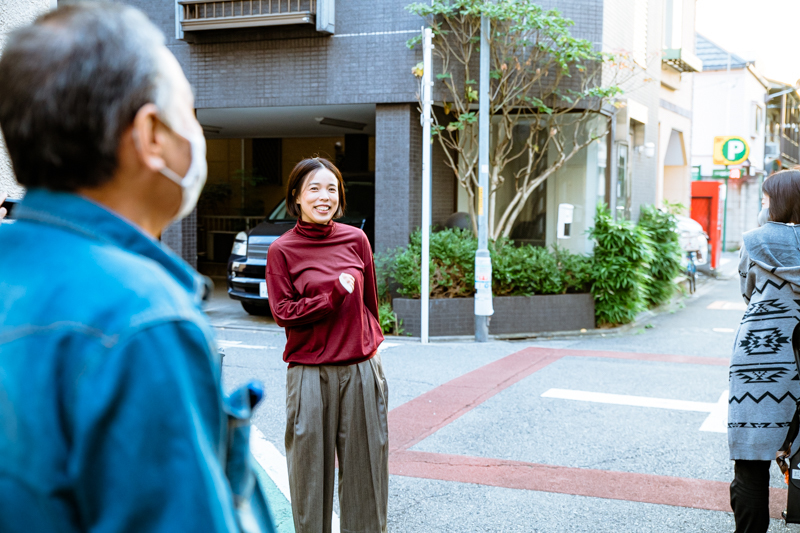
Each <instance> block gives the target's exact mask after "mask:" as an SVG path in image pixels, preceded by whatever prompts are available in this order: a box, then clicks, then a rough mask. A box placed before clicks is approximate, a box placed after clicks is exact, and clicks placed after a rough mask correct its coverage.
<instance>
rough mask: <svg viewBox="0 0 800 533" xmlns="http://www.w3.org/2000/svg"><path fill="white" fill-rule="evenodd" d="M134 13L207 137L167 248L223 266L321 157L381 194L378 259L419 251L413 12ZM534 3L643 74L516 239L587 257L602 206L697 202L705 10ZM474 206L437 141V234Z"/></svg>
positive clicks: (174, 5) (682, 2)
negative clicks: (169, 59) (200, 187)
mask: <svg viewBox="0 0 800 533" xmlns="http://www.w3.org/2000/svg"><path fill="white" fill-rule="evenodd" d="M62 1H65V0H62ZM67 1H68V0H67ZM129 3H130V4H132V5H134V6H136V7H139V8H140V9H142V10H143V11H145V12H146V13H147V14H148V15H149V16H150V18H151V19H152V20H153V21H154V22H155V23H156V24H157V25H158V26H159V27H160V28H161V29H162V30H163V32H164V33H165V34H166V36H167V39H168V46H169V48H170V50H172V52H173V53H174V54H175V56H176V57H177V58H178V60H179V61H180V63H181V64H182V66H183V68H184V71H185V72H186V74H187V76H188V78H189V81H190V82H191V83H192V85H193V86H194V89H195V93H196V107H197V116H198V118H199V120H200V122H201V124H203V126H204V130H205V133H206V137H207V140H208V159H209V181H208V185H207V188H206V191H205V193H204V195H203V197H202V201H201V204H200V206H199V208H198V211H197V213H196V216H193V217H189V218H188V219H186V220H184V221H182V222H181V223H179V224H176V225H174V226H173V227H171V228H170V229H169V230H168V231H167V232H166V233H165V235H164V237H163V239H164V241H165V242H167V243H168V244H169V245H170V246H172V247H173V248H175V249H176V250H178V251H179V252H180V253H181V254H182V255H183V256H184V257H185V258H186V259H187V260H189V261H190V262H193V263H195V261H196V258H197V256H198V254H199V255H200V258H201V261H203V262H209V261H212V262H213V261H217V262H218V261H220V260H224V259H225V258H226V257H227V253H228V251H229V250H230V244H231V242H232V239H233V235H234V234H235V233H236V232H237V231H239V230H240V229H243V228H245V227H247V226H248V225H252V224H253V223H255V222H256V221H257V220H258V219H259V218H261V217H263V216H264V215H265V214H267V213H268V212H269V211H270V210H271V209H272V207H273V206H274V205H276V204H277V202H278V201H279V199H280V198H281V196H282V194H283V185H284V184H285V181H286V179H287V177H288V173H289V171H290V170H291V168H292V166H293V165H294V164H295V163H296V162H297V161H298V160H299V159H301V158H302V157H308V156H313V155H317V154H319V155H322V156H327V157H329V158H331V159H333V160H336V162H337V163H339V164H340V165H341V168H342V170H343V172H344V174H345V177H346V179H347V180H349V181H360V182H372V183H374V187H375V196H374V201H371V205H370V206H368V209H369V210H370V211H374V212H375V213H376V214H377V216H376V217H375V227H374V241H375V247H376V249H378V250H386V249H390V248H394V247H397V246H401V245H404V244H406V243H407V242H408V236H409V234H410V233H411V232H412V231H413V230H414V229H415V228H416V227H418V226H419V224H420V222H421V213H420V197H421V190H420V186H421V178H420V174H421V142H422V139H421V127H420V121H419V111H418V100H417V91H418V81H417V80H416V78H415V77H414V76H413V75H412V73H411V71H412V68H413V67H414V65H416V64H417V63H418V62H419V61H421V50H419V47H417V48H416V49H413V50H409V49H408V48H407V46H406V41H407V40H408V39H409V38H411V37H413V36H415V35H418V34H419V31H420V26H421V25H422V24H423V21H422V20H421V19H420V18H418V17H417V16H415V15H412V14H410V13H408V12H407V11H406V10H405V6H406V5H407V4H408V3H409V0H348V1H347V2H344V1H342V0H339V1H336V0H253V1H252V2H251V1H250V0H235V1H233V2H224V3H223V2H213V1H210V0H209V1H206V0H173V1H164V0H129ZM538 3H539V4H542V5H543V6H544V7H547V8H557V9H559V10H560V11H561V13H562V14H563V15H564V16H565V17H567V18H569V19H572V20H573V21H575V25H574V26H573V27H572V28H571V32H572V34H573V35H574V36H576V37H580V38H584V39H587V40H589V41H591V42H592V43H594V44H595V46H596V47H597V49H602V50H605V51H608V52H612V53H621V54H626V55H628V56H630V57H632V58H633V59H634V61H635V64H636V72H635V74H634V75H632V77H631V78H630V79H627V80H625V81H624V83H623V87H624V88H625V90H626V94H625V96H624V99H625V101H624V102H623V105H622V108H621V111H620V112H619V113H617V114H616V115H614V114H612V115H611V118H610V119H609V117H601V118H598V120H611V121H612V123H613V124H614V127H613V129H612V133H610V134H609V136H608V138H606V139H602V140H600V141H598V142H596V143H594V144H593V145H591V146H589V147H588V148H586V149H585V150H583V151H582V152H581V153H579V154H578V155H576V156H575V157H573V158H572V159H571V160H570V161H569V162H568V164H567V165H566V166H565V167H564V168H562V169H561V170H559V171H558V172H557V173H556V175H554V176H552V177H551V178H550V179H548V182H547V183H546V184H545V185H543V186H542V190H541V191H540V193H539V194H534V196H533V197H532V198H531V199H530V200H529V203H530V204H531V205H530V209H528V211H527V212H528V214H526V215H525V217H522V218H521V219H520V221H519V224H518V227H516V228H515V230H514V232H513V237H514V238H517V239H519V240H522V241H527V242H533V243H536V244H540V245H547V246H549V245H551V244H555V243H556V242H558V244H560V245H562V246H565V247H567V248H569V249H571V250H573V251H576V252H586V251H589V250H590V248H591V242H590V241H589V239H588V236H587V235H586V231H587V230H588V229H589V228H590V227H591V225H592V221H593V219H594V215H595V209H596V205H597V202H598V201H604V202H606V203H607V204H609V205H610V207H611V208H612V211H614V212H615V213H616V214H617V216H619V217H625V218H632V219H634V220H635V219H637V218H638V214H639V209H640V206H642V205H645V204H660V203H661V202H662V200H665V199H667V200H670V201H681V202H684V203H687V205H688V192H687V191H688V189H689V186H688V182H689V179H690V178H689V176H690V173H689V167H688V161H689V160H690V158H691V155H690V151H691V145H690V144H689V143H690V140H689V139H690V137H689V136H690V133H691V128H690V123H691V118H692V102H691V90H692V81H691V72H693V71H694V70H696V69H697V68H699V67H698V62H697V60H696V58H694V55H693V45H694V40H693V39H692V38H691V35H693V33H694V3H695V0H542V1H540V2H538ZM436 100H437V102H440V100H441V99H440V98H436ZM437 112H441V108H439V110H438V111H437ZM364 201H365V202H370V201H369V200H364ZM465 202H466V198H465V196H464V195H463V194H462V193H461V190H460V188H459V186H458V185H457V183H456V180H455V178H454V176H453V173H452V172H451V171H450V170H449V168H448V167H447V166H446V164H445V161H444V154H443V152H442V151H441V148H440V147H439V145H438V143H435V144H434V148H433V202H432V205H433V223H434V224H439V225H441V224H443V223H444V222H445V220H446V219H447V218H448V217H449V216H450V215H451V214H452V213H454V212H457V211H466V208H465ZM561 203H569V204H572V205H574V206H575V210H574V218H573V227H572V237H571V238H570V239H567V240H558V241H557V239H556V213H557V210H558V205H559V204H561ZM498 212H499V210H498ZM526 217H527V218H526Z"/></svg>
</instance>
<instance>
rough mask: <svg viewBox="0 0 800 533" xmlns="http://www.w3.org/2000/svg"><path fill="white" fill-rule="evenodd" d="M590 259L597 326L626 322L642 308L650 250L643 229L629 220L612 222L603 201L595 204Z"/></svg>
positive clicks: (650, 259)
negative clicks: (593, 245) (592, 250)
mask: <svg viewBox="0 0 800 533" xmlns="http://www.w3.org/2000/svg"><path fill="white" fill-rule="evenodd" d="M589 235H590V236H591V237H592V238H593V239H594V240H595V242H596V245H595V248H594V257H593V261H592V278H593V280H594V281H593V283H592V294H593V295H594V300H595V315H596V316H597V323H598V325H613V324H626V323H628V322H631V321H632V320H633V319H634V318H636V315H637V314H638V313H639V312H640V311H642V310H644V308H645V303H646V302H645V290H644V288H645V286H646V285H647V283H649V280H648V278H649V275H648V274H647V270H646V269H647V267H648V265H650V264H652V260H653V255H652V250H651V249H650V247H649V246H648V245H647V242H646V236H645V234H644V233H643V231H642V230H641V229H640V228H638V227H636V226H634V225H633V223H631V222H629V221H627V220H622V221H618V222H616V221H614V219H613V218H612V217H611V213H610V212H609V210H608V207H606V206H605V205H604V204H599V205H598V207H597V215H596V216H595V221H594V228H592V229H591V230H590V231H589Z"/></svg>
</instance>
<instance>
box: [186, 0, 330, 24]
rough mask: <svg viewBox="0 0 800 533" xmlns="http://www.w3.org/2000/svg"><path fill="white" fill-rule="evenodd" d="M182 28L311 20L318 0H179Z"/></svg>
mask: <svg viewBox="0 0 800 533" xmlns="http://www.w3.org/2000/svg"><path fill="white" fill-rule="evenodd" d="M178 4H179V5H180V6H181V27H182V28H183V31H198V30H221V29H230V28H252V27H257V26H279V25H287V24H314V23H315V20H316V14H317V0H233V1H229V2H209V1H208V0H180V1H179V2H178Z"/></svg>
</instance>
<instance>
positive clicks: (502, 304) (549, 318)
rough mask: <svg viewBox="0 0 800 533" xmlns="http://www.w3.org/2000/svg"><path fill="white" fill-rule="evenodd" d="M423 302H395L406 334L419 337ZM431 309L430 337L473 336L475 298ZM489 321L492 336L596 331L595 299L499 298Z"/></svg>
mask: <svg viewBox="0 0 800 533" xmlns="http://www.w3.org/2000/svg"><path fill="white" fill-rule="evenodd" d="M420 302H421V300H412V299H410V298H395V299H394V300H393V301H392V306H393V308H394V312H395V313H397V318H398V319H402V321H403V330H404V331H405V332H406V333H408V334H411V335H412V336H415V337H419V336H420V328H421V326H420ZM430 302H431V307H430V313H429V316H430V322H429V334H430V336H431V337H442V336H449V335H473V334H474V333H475V315H474V308H475V303H474V299H473V298H436V299H432V300H431V301H430ZM493 303H494V315H492V316H491V320H490V321H489V333H490V334H491V335H508V334H512V335H513V334H517V333H519V334H524V333H541V332H545V331H574V330H579V329H583V328H586V329H594V327H595V325H594V298H593V297H592V295H591V294H553V295H550V294H548V295H541V296H498V297H495V298H494V302H493Z"/></svg>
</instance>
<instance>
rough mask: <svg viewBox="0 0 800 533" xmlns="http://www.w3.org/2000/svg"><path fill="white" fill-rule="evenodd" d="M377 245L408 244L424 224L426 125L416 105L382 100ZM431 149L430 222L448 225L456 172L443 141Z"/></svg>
mask: <svg viewBox="0 0 800 533" xmlns="http://www.w3.org/2000/svg"><path fill="white" fill-rule="evenodd" d="M375 129H376V136H375V244H376V248H377V249H378V250H387V249H392V248H396V247H398V246H403V245H405V244H408V237H409V235H410V234H411V232H413V231H414V230H415V229H417V228H418V227H420V225H421V223H422V126H421V125H420V122H419V109H418V106H417V104H383V105H378V106H377V109H376V117H375ZM432 148H433V149H432V150H431V163H432V165H431V221H432V223H433V225H443V224H444V222H445V220H446V219H447V217H449V216H450V215H451V214H452V213H453V212H454V211H455V209H456V188H455V187H456V184H455V176H454V175H453V172H452V171H451V170H450V168H449V167H447V165H446V163H445V161H444V153H443V152H442V148H441V147H439V146H438V143H434V144H433V147H432Z"/></svg>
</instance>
